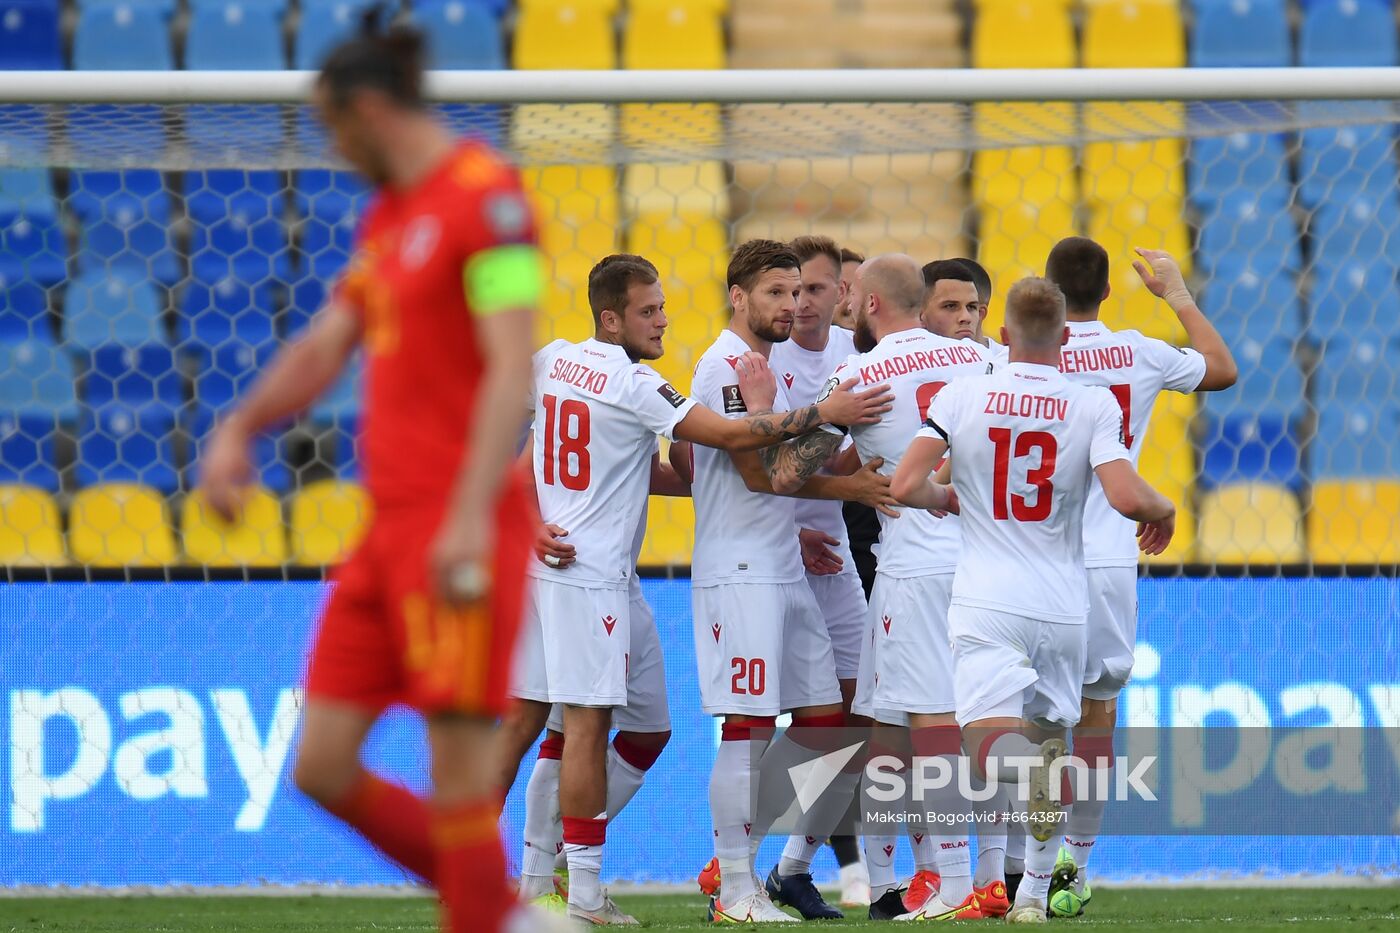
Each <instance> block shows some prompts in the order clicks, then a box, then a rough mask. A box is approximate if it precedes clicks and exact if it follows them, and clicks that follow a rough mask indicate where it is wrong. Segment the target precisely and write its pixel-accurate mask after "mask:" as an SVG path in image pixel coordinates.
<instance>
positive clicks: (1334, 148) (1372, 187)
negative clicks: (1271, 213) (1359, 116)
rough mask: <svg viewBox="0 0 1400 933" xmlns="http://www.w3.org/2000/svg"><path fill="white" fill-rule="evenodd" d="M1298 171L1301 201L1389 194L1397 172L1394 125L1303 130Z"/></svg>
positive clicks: (1398, 178)
mask: <svg viewBox="0 0 1400 933" xmlns="http://www.w3.org/2000/svg"><path fill="white" fill-rule="evenodd" d="M1302 136H1303V146H1302V153H1301V155H1300V156H1299V162H1298V171H1299V180H1300V182H1301V184H1300V189H1299V193H1300V195H1301V197H1302V200H1303V203H1305V204H1310V205H1311V204H1325V203H1327V202H1328V201H1336V200H1338V199H1340V198H1345V197H1349V196H1351V195H1352V194H1356V193H1362V192H1365V193H1369V194H1370V195H1371V196H1379V195H1381V194H1384V193H1386V192H1389V193H1390V194H1391V195H1392V196H1393V195H1394V192H1395V187H1396V185H1397V183H1400V175H1397V172H1396V163H1395V127H1394V126H1391V125H1388V124H1385V125H1383V124H1372V125H1364V124H1363V125H1358V126H1344V127H1341V128H1340V129H1314V130H1304V131H1303V133H1302Z"/></svg>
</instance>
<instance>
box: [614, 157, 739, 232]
mask: <svg viewBox="0 0 1400 933" xmlns="http://www.w3.org/2000/svg"><path fill="white" fill-rule="evenodd" d="M622 208H623V211H624V213H626V214H627V216H629V217H637V216H641V215H644V214H679V215H682V216H686V217H714V218H717V219H725V218H728V217H729V185H728V183H727V182H726V181H725V179H724V165H723V164H722V163H720V162H681V163H667V162H660V163H651V162H644V163H637V164H634V165H629V166H627V170H626V172H625V173H624V174H623V177H622Z"/></svg>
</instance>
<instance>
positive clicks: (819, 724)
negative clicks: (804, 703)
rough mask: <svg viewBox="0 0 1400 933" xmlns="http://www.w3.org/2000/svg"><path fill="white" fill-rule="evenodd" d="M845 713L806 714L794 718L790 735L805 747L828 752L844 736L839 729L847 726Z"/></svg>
mask: <svg viewBox="0 0 1400 933" xmlns="http://www.w3.org/2000/svg"><path fill="white" fill-rule="evenodd" d="M845 725H846V714H845V713H827V714H826V715H824V716H804V717H802V718H800V719H799V718H798V717H796V716H794V717H793V718H792V726H791V728H789V729H788V736H789V737H790V738H791V739H792V740H793V741H794V742H796V743H797V744H798V745H801V746H802V747H803V748H806V749H810V750H812V751H818V752H827V751H831V750H832V749H834V748H836V747H837V745H838V744H840V742H841V741H842V738H843V736H842V735H841V733H840V732H839V731H836V730H839V729H843V728H845Z"/></svg>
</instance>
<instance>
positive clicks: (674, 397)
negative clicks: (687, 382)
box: [656, 382, 685, 408]
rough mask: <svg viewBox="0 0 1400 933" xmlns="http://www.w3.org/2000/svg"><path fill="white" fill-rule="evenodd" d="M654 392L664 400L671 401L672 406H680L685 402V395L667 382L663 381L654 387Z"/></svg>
mask: <svg viewBox="0 0 1400 933" xmlns="http://www.w3.org/2000/svg"><path fill="white" fill-rule="evenodd" d="M656 392H657V394H658V395H660V396H661V397H662V398H664V399H665V400H666V401H668V402H670V403H671V407H672V408H680V407H681V406H682V405H684V404H685V396H684V395H681V394H680V393H679V392H677V391H676V390H675V388H674V387H673V386H672V385H671V384H670V383H669V382H663V383H661V385H659V386H657V387H656Z"/></svg>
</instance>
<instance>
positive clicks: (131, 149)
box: [66, 104, 169, 168]
mask: <svg viewBox="0 0 1400 933" xmlns="http://www.w3.org/2000/svg"><path fill="white" fill-rule="evenodd" d="M66 109H67V113H66V118H67V119H66V124H67V127H68V141H69V143H70V144H72V146H73V149H74V153H75V156H76V157H77V158H78V160H79V162H80V164H84V165H117V166H123V167H129V168H139V167H141V166H146V165H150V164H151V159H152V158H153V156H154V155H156V154H159V153H161V152H163V151H164V150H165V143H166V138H165V130H166V124H167V123H168V122H169V119H168V115H167V114H166V112H165V110H164V109H163V108H161V107H158V106H155V105H147V104H122V105H121V106H117V105H114V104H73V105H72V106H70V107H68V108H66ZM118 128H119V131H116V132H114V130H118Z"/></svg>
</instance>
